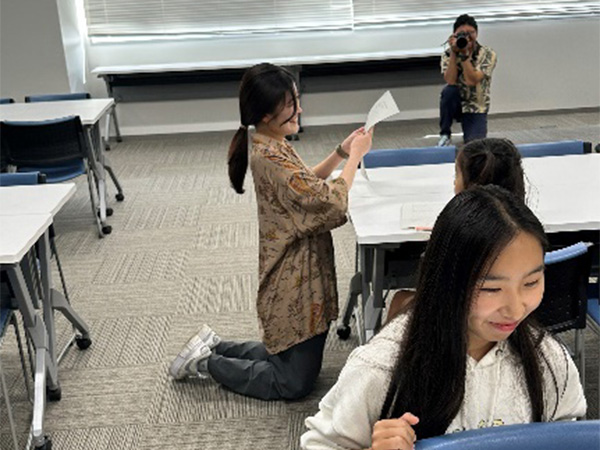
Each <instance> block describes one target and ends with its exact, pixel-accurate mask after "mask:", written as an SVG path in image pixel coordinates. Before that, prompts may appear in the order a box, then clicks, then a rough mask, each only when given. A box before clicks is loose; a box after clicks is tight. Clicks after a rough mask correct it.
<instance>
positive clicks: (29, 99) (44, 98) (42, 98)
mask: <svg viewBox="0 0 600 450" xmlns="http://www.w3.org/2000/svg"><path fill="white" fill-rule="evenodd" d="M87 98H92V96H91V95H90V94H89V93H88V92H74V93H69V94H43V95H28V96H26V97H25V103H36V102H59V101H63V100H85V99H87Z"/></svg>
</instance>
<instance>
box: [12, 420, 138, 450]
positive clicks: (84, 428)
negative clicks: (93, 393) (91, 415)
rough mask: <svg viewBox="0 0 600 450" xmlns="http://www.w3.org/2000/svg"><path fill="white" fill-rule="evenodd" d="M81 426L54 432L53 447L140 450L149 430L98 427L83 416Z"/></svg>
mask: <svg viewBox="0 0 600 450" xmlns="http://www.w3.org/2000/svg"><path fill="white" fill-rule="evenodd" d="M81 421H82V424H81V426H80V427H78V428H75V429H72V430H57V431H55V432H53V433H52V448H55V449H57V450H60V449H69V448H73V449H77V450H100V449H102V450H138V449H139V448H140V447H139V444H140V440H141V438H142V433H144V432H147V430H145V429H144V428H143V426H142V425H129V426H119V427H96V426H94V424H92V423H90V422H88V421H87V420H86V418H85V417H82V418H81ZM3 448H4V447H3Z"/></svg>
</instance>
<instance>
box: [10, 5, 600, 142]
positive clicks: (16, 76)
mask: <svg viewBox="0 0 600 450" xmlns="http://www.w3.org/2000/svg"><path fill="white" fill-rule="evenodd" d="M56 1H58V2H59V4H60V15H61V17H62V18H63V21H64V22H65V23H66V25H64V26H72V23H73V20H75V13H74V11H68V6H67V10H66V11H65V5H69V4H70V5H73V4H74V3H75V2H72V1H70V0H55V1H52V0H43V1H39V0H2V3H1V5H2V9H1V11H0V12H1V16H2V22H1V31H2V34H1V38H2V39H1V41H2V47H1V54H0V55H1V56H0V58H1V59H0V69H1V72H0V88H1V94H2V96H14V97H15V98H17V99H22V96H23V95H24V94H29V93H43V92H61V91H66V90H68V89H69V77H70V78H71V84H72V85H73V86H75V85H77V83H78V80H83V79H84V78H86V85H85V87H86V88H87V90H89V91H90V92H92V94H93V95H94V96H105V95H106V90H105V87H104V83H103V81H101V80H99V79H97V78H96V77H95V76H94V75H92V74H91V70H92V69H94V68H95V67H97V66H106V65H121V64H122V65H127V64H153V63H181V62H205V61H219V60H225V59H248V58H257V59H262V60H269V59H272V58H282V57H283V58H289V57H294V56H298V57H305V56H308V55H316V56H327V55H332V54H333V55H346V56H348V55H350V56H352V55H353V54H358V53H363V52H386V51H398V50H404V51H416V52H417V53H418V52H419V51H420V50H423V51H425V52H427V53H430V52H431V49H433V48H437V49H439V51H440V52H441V47H440V44H441V42H443V41H444V40H445V39H446V37H447V36H448V35H449V34H450V31H451V24H449V23H448V24H443V25H434V26H430V27H427V28H422V27H408V28H396V29H392V30H389V29H388V30H369V31H354V32H352V31H345V32H339V33H335V32H327V33H315V34H312V35H297V34H281V35H278V36H276V37H275V38H267V37H256V38H248V37H230V38H225V39H219V40H215V39H196V40H187V41H155V42H137V43H135V42H134V43H88V42H87V40H85V42H84V46H85V52H86V53H87V55H86V56H87V67H86V73H80V74H79V75H77V73H76V70H75V71H74V69H73V67H75V68H77V67H82V65H81V64H80V63H79V62H77V57H78V56H77V52H76V51H75V52H73V51H72V49H76V48H77V45H76V43H73V36H74V34H73V33H72V29H71V30H70V31H69V30H67V31H69V32H68V33H66V34H65V32H64V31H63V33H64V34H65V36H66V38H65V39H66V40H67V41H68V42H67V44H66V47H67V50H68V49H71V51H70V53H69V52H68V53H67V54H68V55H69V57H68V58H67V59H68V61H69V64H70V65H69V71H68V74H67V69H66V62H65V56H64V55H65V50H64V48H63V44H62V43H61V42H60V40H61V36H60V26H59V21H58V13H57V6H56ZM71 7H72V8H73V9H74V6H71ZM32 11H35V14H32ZM65 17H67V18H69V19H68V20H69V21H70V22H68V23H67V21H66V20H65V19H64V18H65ZM64 26H63V28H64ZM480 41H481V42H482V43H483V44H486V45H489V46H491V47H493V48H494V49H495V50H496V51H497V53H498V57H499V62H498V66H497V69H496V71H495V73H494V78H493V83H492V109H491V113H492V114H493V113H504V112H522V111H534V110H551V109H569V108H582V107H598V106H600V20H599V19H598V18H597V17H596V18H587V19H568V20H549V19H546V20H540V21H526V22H513V23H510V22H504V23H480ZM81 70H83V68H81ZM78 77H79V78H78ZM441 85H442V78H441V76H440V78H439V83H435V82H433V83H431V82H429V83H428V84H425V85H417V86H414V85H411V86H406V87H397V86H396V87H393V88H392V93H393V94H394V97H395V98H396V100H397V101H398V104H399V106H400V109H401V114H400V115H399V116H398V117H397V119H399V120H404V119H413V118H431V117H436V116H437V114H438V113H437V104H438V96H439V90H440V87H441ZM200 89H201V87H200ZM383 89H385V86H382V87H381V89H364V90H352V91H342V92H340V91H336V92H319V93H316V92H314V93H311V92H309V93H306V94H305V95H304V96H303V99H302V102H303V109H304V111H305V112H304V114H303V124H304V125H308V126H310V125H317V124H329V123H355V122H360V121H362V120H364V117H365V114H366V112H367V110H368V109H369V107H370V106H371V104H372V103H373V101H374V100H375V99H376V98H377V97H378V96H379V95H380V94H381V92H382V91H383ZM74 90H75V89H74ZM119 113H120V114H119V120H120V124H121V128H122V132H123V134H125V135H127V134H130V135H131V134H152V133H168V132H191V131H205V130H221V129H234V128H235V127H236V126H237V124H238V121H239V116H238V106H237V99H236V98H233V97H231V98H222V99H187V100H178V101H158V102H156V101H154V102H153V101H146V102H138V103H121V104H120V105H119Z"/></svg>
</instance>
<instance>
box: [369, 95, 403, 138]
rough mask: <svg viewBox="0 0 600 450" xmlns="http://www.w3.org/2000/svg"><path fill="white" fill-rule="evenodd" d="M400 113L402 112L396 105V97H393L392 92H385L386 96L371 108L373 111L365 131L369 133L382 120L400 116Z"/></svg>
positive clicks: (370, 112)
mask: <svg viewBox="0 0 600 450" xmlns="http://www.w3.org/2000/svg"><path fill="white" fill-rule="evenodd" d="M399 112H400V110H399V109H398V105H396V102H395V101H394V97H392V93H391V92H390V91H385V92H384V94H383V95H382V96H381V97H379V100H377V101H376V102H375V104H374V105H373V106H372V107H371V110H370V111H369V114H368V115H367V122H366V123H365V130H366V131H369V130H370V129H371V128H373V127H374V126H375V125H376V124H378V123H379V122H381V121H382V120H385V119H387V118H388V117H392V116H394V115H396V114H398V113H399Z"/></svg>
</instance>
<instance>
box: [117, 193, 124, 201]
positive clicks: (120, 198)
mask: <svg viewBox="0 0 600 450" xmlns="http://www.w3.org/2000/svg"><path fill="white" fill-rule="evenodd" d="M115 198H116V199H117V201H118V202H122V201H123V200H125V196H124V195H123V194H121V193H119V194H117V195H115Z"/></svg>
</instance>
